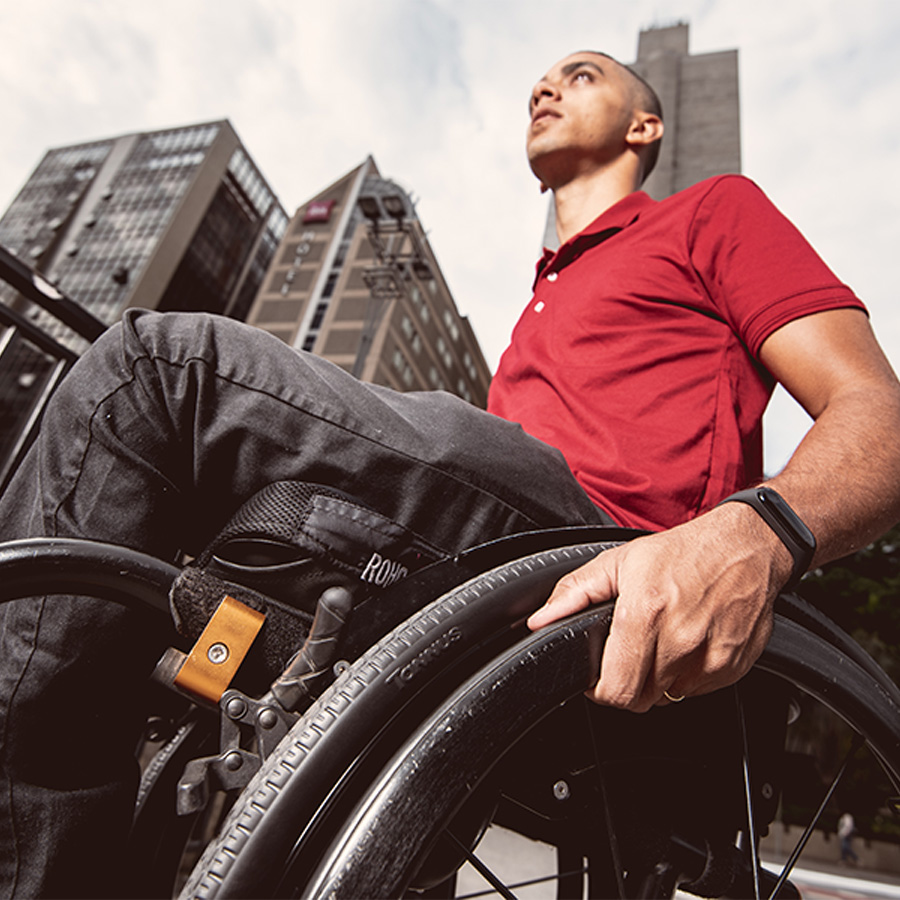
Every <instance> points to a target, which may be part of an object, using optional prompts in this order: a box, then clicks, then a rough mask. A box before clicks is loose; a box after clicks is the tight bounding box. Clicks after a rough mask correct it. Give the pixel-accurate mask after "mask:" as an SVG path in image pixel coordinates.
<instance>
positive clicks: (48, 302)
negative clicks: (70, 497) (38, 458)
mask: <svg viewBox="0 0 900 900" xmlns="http://www.w3.org/2000/svg"><path fill="white" fill-rule="evenodd" d="M0 281H2V282H5V283H6V284H7V285H9V287H10V288H12V290H9V289H6V290H2V291H0V493H2V492H3V491H4V490H5V489H6V486H7V484H8V483H9V481H10V479H11V478H12V475H13V473H14V472H15V470H16V468H17V467H18V465H19V463H20V462H21V460H22V457H23V456H24V455H25V452H26V451H27V450H28V447H29V446H30V445H31V443H32V441H33V440H34V438H35V435H36V434H37V429H38V425H39V424H40V419H41V415H42V414H43V411H44V408H45V407H46V405H47V401H48V400H49V399H50V396H51V395H52V394H53V391H54V390H56V387H57V385H58V384H59V382H60V381H61V380H62V378H63V376H64V375H65V374H66V372H68V371H69V369H70V368H71V367H72V366H73V365H74V363H75V361H76V360H77V359H78V356H79V351H78V343H82V344H83V343H84V342H85V341H87V342H90V341H93V340H95V339H96V338H97V337H99V336H100V335H101V334H102V333H103V331H104V330H105V329H106V325H104V323H103V322H101V321H100V320H99V319H97V318H95V317H94V316H92V315H91V314H90V313H89V312H87V310H85V309H84V308H83V307H81V306H79V305H78V304H77V303H75V302H74V301H73V300H70V299H69V298H68V297H66V296H65V295H63V294H62V293H61V292H60V291H59V290H58V289H57V288H56V287H54V286H53V285H52V284H50V283H49V282H48V281H47V280H46V279H45V278H43V277H42V276H41V275H40V274H39V273H38V272H35V271H34V270H33V269H32V268H30V267H29V266H27V265H25V263H23V262H22V261H21V260H20V259H18V258H17V257H15V256H13V254H12V253H10V252H9V251H8V250H6V249H5V248H4V247H0ZM0 287H2V285H0ZM64 334H68V335H70V336H72V337H74V338H75V340H71V339H69V340H67V339H66V337H64ZM78 339H82V340H80V341H78ZM64 341H66V342H65V343H64Z"/></svg>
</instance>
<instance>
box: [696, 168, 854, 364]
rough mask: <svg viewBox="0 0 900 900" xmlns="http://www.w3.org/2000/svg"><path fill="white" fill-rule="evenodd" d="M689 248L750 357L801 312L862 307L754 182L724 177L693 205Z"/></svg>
mask: <svg viewBox="0 0 900 900" xmlns="http://www.w3.org/2000/svg"><path fill="white" fill-rule="evenodd" d="M688 241H689V252H690V257H691V261H692V263H693V265H694V268H695V271H696V273H697V276H698V278H699V280H700V282H701V283H702V284H703V286H704V288H705V290H706V291H707V293H708V295H709V297H710V301H711V302H712V304H713V306H714V307H715V309H716V310H717V312H718V313H719V314H720V315H721V316H722V318H723V319H725V321H727V322H728V323H729V325H730V326H731V327H732V329H733V330H734V332H735V333H736V334H737V335H738V336H739V337H740V339H741V340H742V341H743V342H744V344H745V345H746V346H747V348H748V349H749V350H750V352H751V353H752V354H753V355H754V356H758V353H759V349H760V347H761V346H762V344H763V342H764V341H765V339H766V338H767V337H768V336H769V335H770V334H772V332H774V331H775V330H776V329H778V328H780V327H781V326H782V325H785V324H787V323H788V322H790V321H792V320H793V319H797V318H800V317H801V316H806V315H810V314H812V313H816V312H824V311H825V310H829V309H839V308H845V307H854V308H859V309H863V310H865V307H864V306H863V304H862V303H861V302H860V301H859V299H857V297H856V296H855V295H854V294H853V292H852V291H851V290H850V288H849V287H847V286H846V285H845V284H842V283H841V282H840V281H839V280H838V278H837V277H836V276H835V275H834V273H833V272H832V271H831V270H830V269H829V268H828V266H827V265H825V263H824V262H823V261H822V259H821V257H819V255H818V254H817V253H816V251H815V250H814V249H813V248H812V246H811V245H810V244H809V242H808V241H807V240H806V238H804V237H803V235H802V234H801V233H800V232H799V231H798V229H797V228H796V227H795V226H794V225H793V224H792V223H791V222H790V221H789V220H788V219H787V218H786V217H785V216H784V215H782V213H781V212H779V210H778V209H776V207H775V206H774V204H773V203H772V202H771V201H770V200H769V199H768V197H766V195H765V194H764V193H763V192H762V191H761V190H760V188H759V187H757V186H756V185H755V184H754V183H753V182H752V181H750V180H749V179H747V178H743V177H741V176H736V175H735V176H726V177H723V178H719V179H716V180H715V181H714V182H712V183H711V186H710V189H709V190H708V192H707V193H706V194H705V195H704V196H703V198H702V199H701V200H700V201H699V203H698V204H697V208H696V211H695V213H694V217H693V220H692V222H691V227H690V230H689V236H688Z"/></svg>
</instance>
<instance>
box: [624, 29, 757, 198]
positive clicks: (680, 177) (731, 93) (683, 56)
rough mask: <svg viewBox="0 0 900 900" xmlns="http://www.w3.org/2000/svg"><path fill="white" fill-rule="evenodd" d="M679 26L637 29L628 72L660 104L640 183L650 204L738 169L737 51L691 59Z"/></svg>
mask: <svg viewBox="0 0 900 900" xmlns="http://www.w3.org/2000/svg"><path fill="white" fill-rule="evenodd" d="M688 32H689V27H688V25H687V23H685V22H681V23H679V24H677V25H672V26H668V27H665V28H651V29H648V30H647V31H642V32H641V33H640V36H639V37H638V53H637V60H636V61H635V62H634V63H633V64H632V68H634V69H635V71H637V72H639V73H640V74H641V75H642V76H643V77H644V78H646V79H647V81H648V82H649V83H650V84H651V85H652V86H653V89H654V90H655V91H656V93H657V94H658V95H659V99H660V101H661V102H662V107H663V116H664V119H665V126H666V133H665V137H664V138H663V142H662V147H661V149H660V154H659V160H658V161H657V164H656V168H655V169H654V170H653V172H652V173H651V175H650V177H649V178H648V179H647V181H646V183H645V184H644V190H645V191H647V193H648V194H650V196H651V197H653V198H654V199H655V200H662V199H663V198H664V197H668V196H669V195H670V194H674V193H676V192H677V191H680V190H683V189H684V188H686V187H690V186H691V185H692V184H696V183H697V182H698V181H702V180H703V179H704V178H709V177H710V176H712V175H722V174H724V173H726V172H740V171H741V112H740V100H739V96H738V51H737V50H722V51H719V52H716V53H699V54H696V55H691V53H690V52H689V49H688V36H689V34H688Z"/></svg>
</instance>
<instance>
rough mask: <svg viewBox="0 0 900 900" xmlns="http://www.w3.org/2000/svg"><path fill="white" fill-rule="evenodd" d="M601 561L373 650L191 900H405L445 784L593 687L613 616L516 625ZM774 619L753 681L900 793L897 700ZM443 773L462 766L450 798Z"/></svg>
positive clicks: (826, 638)
mask: <svg viewBox="0 0 900 900" xmlns="http://www.w3.org/2000/svg"><path fill="white" fill-rule="evenodd" d="M601 549H603V545H586V546H579V547H570V548H563V549H561V550H556V551H548V552H545V553H539V554H536V555H535V556H533V557H528V558H526V559H523V560H518V561H516V562H513V563H510V564H507V565H504V566H501V567H499V568H498V569H496V570H494V571H492V572H489V573H487V574H485V575H482V576H479V577H478V578H475V579H473V580H472V581H471V582H469V583H467V584H465V585H463V586H461V587H460V588H458V589H456V590H454V591H451V592H450V593H449V594H447V595H445V596H444V597H442V598H440V599H438V600H437V601H435V602H434V603H433V604H432V605H431V606H429V607H426V608H425V609H424V610H422V611H421V612H420V613H419V614H417V615H415V616H413V617H411V618H410V619H409V620H408V621H407V622H406V623H404V625H403V626H401V627H399V628H398V629H396V630H395V631H394V632H393V633H391V634H390V635H387V636H386V637H385V638H384V639H383V640H382V641H380V642H379V643H378V644H376V645H375V646H374V647H373V648H372V649H371V650H370V651H369V652H368V653H366V654H365V655H364V656H363V657H362V658H361V659H360V660H359V661H358V662H357V663H355V664H354V666H353V667H352V668H350V669H349V670H348V671H346V672H345V673H344V674H343V675H342V676H341V677H340V678H339V679H338V680H337V681H336V682H335V684H334V685H333V686H332V688H331V689H330V690H329V691H328V692H326V694H324V695H323V697H322V698H321V699H320V700H319V701H318V703H317V704H315V705H314V706H313V707H312V708H311V709H310V711H309V712H308V713H307V714H306V716H304V717H303V719H301V720H300V721H299V722H298V723H297V725H295V727H294V729H293V730H292V732H291V733H290V734H289V735H288V736H287V737H286V738H285V740H284V741H283V742H282V744H281V745H280V746H279V748H277V749H276V751H274V752H273V753H272V754H271V755H270V756H269V758H268V759H267V760H266V762H265V764H264V766H263V768H262V770H261V771H260V773H259V774H258V776H257V778H256V779H255V780H254V782H253V783H251V785H250V786H249V787H248V788H247V790H246V791H245V792H244V794H243V795H242V796H241V798H239V800H238V802H237V804H236V805H235V808H234V810H233V812H232V815H231V817H230V818H229V819H228V821H227V822H226V823H225V826H224V828H223V830H222V832H221V834H220V836H219V837H218V839H217V840H215V841H214V842H213V843H212V844H211V845H210V847H208V848H207V851H206V853H205V854H204V856H203V857H202V858H201V860H200V863H199V864H198V866H197V867H196V868H195V870H194V872H193V873H192V875H191V877H190V878H189V880H188V882H187V884H186V885H185V889H184V891H183V893H182V896H183V897H203V898H205V897H226V896H227V897H232V896H255V897H263V896H282V895H293V894H294V893H295V892H296V891H297V890H301V891H302V890H305V891H306V893H304V896H323V895H325V894H327V895H328V896H348V897H350V896H372V897H374V896H401V895H402V893H403V891H404V890H405V889H406V886H407V884H408V882H409V880H410V878H412V877H413V875H414V873H415V871H416V869H417V867H418V865H419V863H420V862H421V859H422V858H423V855H424V854H427V852H428V849H429V847H430V846H431V844H432V843H433V839H434V834H435V830H438V831H439V830H440V829H441V828H442V827H443V825H444V824H445V823H446V822H447V820H448V819H449V818H452V816H453V815H454V813H455V811H456V810H457V809H458V807H459V806H460V804H461V803H462V799H463V795H462V794H460V793H459V791H457V790H455V789H451V788H448V784H455V785H463V788H462V790H463V793H466V792H468V791H469V790H470V789H471V788H472V787H473V786H474V785H475V784H476V783H477V782H478V780H479V779H481V778H482V777H484V775H485V773H486V772H487V771H488V770H489V769H490V766H491V764H492V763H493V762H495V761H496V760H497V758H499V757H500V756H501V755H502V752H501V751H502V750H504V749H506V746H509V745H510V744H511V743H512V742H513V741H512V740H511V739H510V738H509V737H508V735H510V734H513V733H516V734H517V732H514V731H511V730H508V729H509V728H511V727H512V726H511V725H510V724H509V723H513V722H514V723H515V727H516V728H521V731H522V732H524V731H526V730H527V727H528V725H529V724H533V723H534V722H536V721H537V720H539V719H540V718H541V717H542V716H543V715H544V714H546V713H547V712H549V711H550V710H552V709H555V708H557V707H558V706H559V705H560V704H561V703H562V702H563V701H565V700H566V699H567V698H568V697H571V696H574V695H577V694H578V693H580V692H581V691H583V690H584V688H585V687H587V686H588V684H589V683H590V681H591V679H592V678H593V677H595V676H596V672H597V670H598V665H599V652H600V647H601V645H602V641H603V639H604V638H605V629H606V628H607V627H608V622H609V619H610V616H611V605H606V606H604V607H598V608H596V609H593V610H590V611H589V612H587V613H585V614H583V615H582V616H581V617H577V618H576V619H575V620H572V621H570V622H565V623H560V624H559V625H557V626H553V627H552V628H549V629H545V630H542V631H541V632H539V633H538V634H537V635H533V636H530V637H529V636H526V635H527V632H525V631H524V629H523V628H522V627H521V624H520V623H521V621H522V620H523V618H524V616H525V615H526V614H527V613H528V612H529V611H530V610H531V609H533V608H535V607H536V606H537V605H539V604H540V602H542V600H543V599H544V597H545V596H546V595H547V593H548V592H549V590H550V588H551V587H552V585H553V583H555V581H556V580H557V579H558V578H559V577H560V576H561V575H562V574H564V573H565V572H566V571H568V570H570V569H572V568H574V567H575V566H576V565H578V564H580V563H581V562H583V561H585V560H586V559H588V558H590V557H592V556H593V555H595V554H596V553H597V552H598V551H599V550H601ZM778 608H779V612H778V614H777V615H776V626H775V631H774V633H773V637H772V640H771V641H770V643H769V646H768V648H767V650H766V651H765V653H764V654H763V656H762V657H761V659H760V661H759V662H758V664H757V667H758V668H760V669H762V670H763V671H766V672H771V673H773V674H775V675H778V676H779V677H781V678H783V679H785V680H787V681H789V682H791V683H793V684H796V685H797V686H798V687H800V688H801V689H802V690H803V691H804V692H806V693H808V694H810V695H811V696H813V697H815V698H817V699H818V700H820V701H821V702H823V703H824V704H825V705H827V706H829V707H830V708H831V709H832V710H834V711H836V712H837V713H838V714H839V716H840V717H841V718H843V719H844V720H845V721H846V722H847V723H848V724H849V725H850V726H852V727H853V728H854V729H856V730H857V731H858V732H859V733H861V734H862V735H864V736H865V737H866V739H867V740H868V742H869V744H870V745H871V747H872V748H873V750H874V752H875V754H876V755H877V756H878V757H879V758H880V760H881V761H882V763H883V765H884V768H885V771H886V772H887V773H888V775H889V777H890V778H891V779H892V780H893V783H894V786H895V788H896V789H897V790H898V792H900V691H898V690H897V688H896V686H894V685H893V683H892V682H891V681H890V680H889V679H888V678H887V676H885V675H884V673H883V672H881V671H880V670H879V669H877V667H875V666H874V664H872V663H871V660H870V659H869V658H868V657H867V656H866V655H865V654H864V653H863V652H862V651H861V650H860V649H859V647H858V646H857V645H856V644H855V643H854V642H852V641H851V640H850V639H849V638H848V637H847V636H846V635H843V633H842V632H840V631H839V630H838V629H837V628H836V627H835V626H833V625H832V624H831V623H830V622H828V620H827V619H824V618H823V617H821V615H819V614H817V613H815V611H811V609H810V607H809V606H808V604H805V603H803V602H802V601H798V600H797V599H796V598H790V597H782V598H779V607H778ZM517 640H521V641H522V643H520V644H516V643H515V642H516V641H517ZM510 647H512V649H511V650H510V649H509V648H510ZM507 651H508V652H507ZM438 662H439V663H440V665H437V664H436V663H438ZM401 673H405V674H403V675H401ZM473 673H474V674H473ZM470 677H471V680H468V679H469V678H470ZM500 684H503V685H504V686H507V685H508V686H509V689H500V688H499V687H498V685H500ZM523 685H525V686H526V687H523ZM523 696H525V697H528V698H529V699H528V700H527V701H525V702H523V700H522V697H523ZM501 723H505V724H501ZM491 735H494V736H496V735H500V736H501V737H502V740H503V741H505V742H506V743H505V745H503V746H498V747H494V746H493V744H492V738H491ZM473 747H482V748H487V752H478V753H474V754H473V753H472V748H473ZM447 759H452V760H453V765H454V766H457V765H458V768H457V769H455V770H454V771H455V772H456V774H454V777H453V778H452V779H450V781H449V782H448V781H447V780H446V779H445V777H444V776H445V774H446V773H447V772H448V771H450V770H448V769H447V768H445V760H447ZM415 773H419V774H418V775H416V781H415V782H410V781H407V780H406V779H407V776H409V777H413V776H414V775H415ZM459 773H462V777H460V774H459ZM406 795H409V796H406ZM376 821H377V824H378V827H377V828H374V827H372V826H373V823H374V822H376ZM376 847H377V848H379V849H378V850H376V849H375V848H376ZM398 847H402V848H403V853H402V858H398V857H399V856H400V854H398V852H397V848H398ZM363 860H365V862H363Z"/></svg>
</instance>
